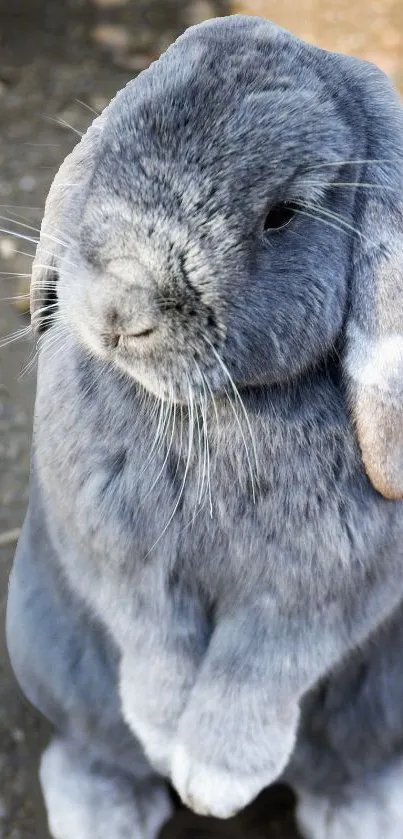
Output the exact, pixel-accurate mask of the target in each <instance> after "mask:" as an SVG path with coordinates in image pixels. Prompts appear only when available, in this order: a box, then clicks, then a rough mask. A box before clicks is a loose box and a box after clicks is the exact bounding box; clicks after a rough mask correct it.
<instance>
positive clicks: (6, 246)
mask: <svg viewBox="0 0 403 839" xmlns="http://www.w3.org/2000/svg"><path fill="white" fill-rule="evenodd" d="M16 250H17V245H16V243H15V242H14V240H13V239H9V238H8V237H5V236H2V237H1V239H0V256H2V257H3V259H12V258H13V256H15V252H16Z"/></svg>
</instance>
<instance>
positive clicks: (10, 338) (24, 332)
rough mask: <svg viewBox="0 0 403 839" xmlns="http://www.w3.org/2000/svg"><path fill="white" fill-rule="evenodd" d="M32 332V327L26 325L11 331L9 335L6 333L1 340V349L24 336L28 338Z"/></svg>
mask: <svg viewBox="0 0 403 839" xmlns="http://www.w3.org/2000/svg"><path fill="white" fill-rule="evenodd" d="M30 334H32V327H31V325H30V324H29V326H24V327H22V329H17V330H16V331H15V332H11V333H10V334H9V335H6V336H5V338H2V339H1V341H0V349H3V347H7V346H8V345H9V344H13V343H14V342H15V341H21V340H22V338H26V337H27V336H28V335H30Z"/></svg>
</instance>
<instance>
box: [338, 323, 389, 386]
mask: <svg viewBox="0 0 403 839" xmlns="http://www.w3.org/2000/svg"><path fill="white" fill-rule="evenodd" d="M349 338H350V344H349V351H348V354H347V369H348V372H349V374H350V376H351V378H352V379H353V380H354V381H355V382H356V383H357V384H358V385H359V386H360V387H363V388H367V387H373V388H379V389H380V390H381V391H384V393H385V394H389V395H390V396H392V397H393V396H394V395H396V396H398V397H399V396H400V397H401V398H402V400H403V336H402V335H399V334H396V333H395V334H390V335H382V336H381V337H380V338H373V337H369V336H367V335H365V333H364V332H363V331H362V330H361V329H360V328H359V327H358V326H356V325H351V326H350V328H349Z"/></svg>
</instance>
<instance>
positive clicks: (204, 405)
mask: <svg viewBox="0 0 403 839" xmlns="http://www.w3.org/2000/svg"><path fill="white" fill-rule="evenodd" d="M202 383H203V401H202V404H201V407H202V416H203V428H204V440H205V446H206V466H207V490H208V498H209V505H210V516H211V517H213V500H212V496H211V457H210V441H209V436H208V429H207V411H208V399H207V391H206V384H205V382H204V379H202Z"/></svg>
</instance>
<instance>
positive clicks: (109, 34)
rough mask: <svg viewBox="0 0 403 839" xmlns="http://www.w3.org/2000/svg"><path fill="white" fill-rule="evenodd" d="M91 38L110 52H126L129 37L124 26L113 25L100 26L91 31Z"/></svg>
mask: <svg viewBox="0 0 403 839" xmlns="http://www.w3.org/2000/svg"><path fill="white" fill-rule="evenodd" d="M91 35H92V38H93V39H94V41H96V43H97V44H100V45H101V46H102V47H107V48H108V49H110V50H112V51H114V52H115V51H116V50H117V51H121V50H127V49H128V47H129V44H130V37H129V33H128V31H127V29H125V27H124V26H114V25H113V24H106V23H105V24H102V25H101V26H96V27H95V29H93V30H92V31H91Z"/></svg>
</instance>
